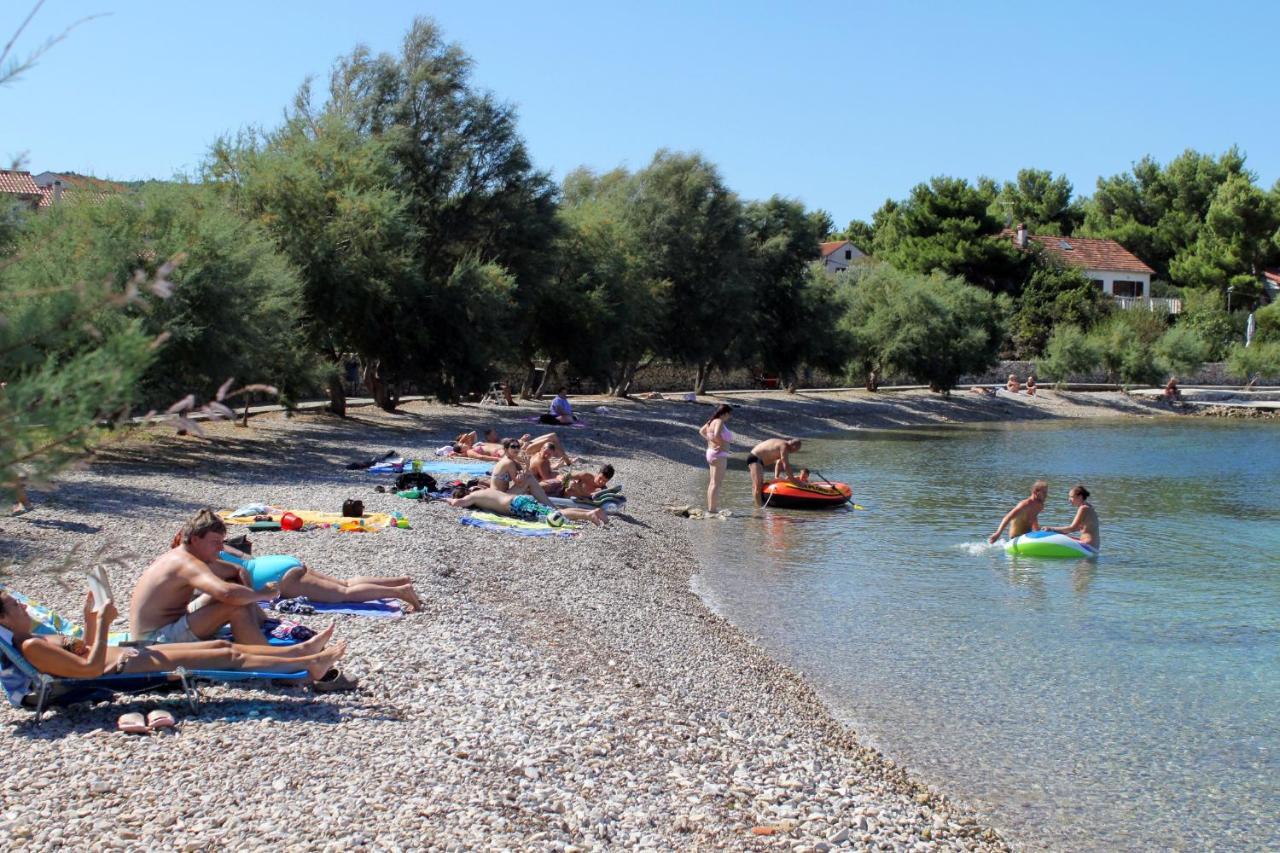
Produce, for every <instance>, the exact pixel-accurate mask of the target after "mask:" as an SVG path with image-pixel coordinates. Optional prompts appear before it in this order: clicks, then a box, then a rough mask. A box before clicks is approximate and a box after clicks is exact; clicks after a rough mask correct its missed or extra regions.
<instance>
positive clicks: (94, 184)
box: [41, 172, 128, 193]
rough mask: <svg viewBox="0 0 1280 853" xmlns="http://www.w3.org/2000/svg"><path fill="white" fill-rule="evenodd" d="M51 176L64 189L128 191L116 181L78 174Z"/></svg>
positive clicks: (58, 173)
mask: <svg viewBox="0 0 1280 853" xmlns="http://www.w3.org/2000/svg"><path fill="white" fill-rule="evenodd" d="M41 174H44V173H41ZM51 174H54V175H55V176H56V177H57V178H58V179H59V180H61V181H62V184H63V186H64V187H74V188H75V189H80V190H94V191H96V192H115V193H119V192H124V191H125V190H126V189H128V188H127V187H126V186H125V185H124V184H122V183H119V182H118V181H108V180H104V179H103V178H95V177H93V176H92V175H81V174H80V173H78V172H54V173H51Z"/></svg>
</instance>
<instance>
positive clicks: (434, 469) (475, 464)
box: [369, 456, 493, 475]
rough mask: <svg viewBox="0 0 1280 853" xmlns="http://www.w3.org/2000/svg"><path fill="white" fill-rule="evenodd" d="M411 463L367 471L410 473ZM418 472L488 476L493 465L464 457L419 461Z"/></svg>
mask: <svg viewBox="0 0 1280 853" xmlns="http://www.w3.org/2000/svg"><path fill="white" fill-rule="evenodd" d="M412 470H413V465H412V464H411V462H402V463H400V464H399V465H389V466H381V465H380V466H376V467H374V468H370V469H369V473H370V474H403V473H405V472H406V471H412ZM418 470H419V471H421V472H423V473H425V474H471V475H478V474H488V473H489V472H490V471H492V470H493V464H492V463H491V462H486V461H485V460H483V459H472V458H469V457H466V456H458V457H450V458H449V459H430V460H419V464H418Z"/></svg>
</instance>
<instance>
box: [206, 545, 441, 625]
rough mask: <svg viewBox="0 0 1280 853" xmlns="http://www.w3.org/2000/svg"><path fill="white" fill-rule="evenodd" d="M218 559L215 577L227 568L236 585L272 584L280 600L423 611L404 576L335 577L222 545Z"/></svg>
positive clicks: (286, 560) (285, 559)
mask: <svg viewBox="0 0 1280 853" xmlns="http://www.w3.org/2000/svg"><path fill="white" fill-rule="evenodd" d="M218 559H219V562H218V563H215V564H214V565H213V566H212V567H211V568H212V569H213V571H214V572H215V573H216V574H219V575H224V576H225V573H226V569H227V567H230V568H231V569H232V573H233V574H232V577H233V578H234V579H235V580H236V581H237V582H239V583H242V584H244V585H245V586H248V587H252V588H253V589H259V590H260V589H266V587H267V585H268V584H274V585H275V586H276V588H277V590H278V592H279V595H280V597H282V598H298V597H299V596H304V595H305V596H306V597H307V598H309V599H311V600H312V601H318V602H320V603H322V604H347V603H352V602H361V601H376V600H378V599H380V598H398V599H400V600H401V601H403V602H404V603H405V604H406V605H407V606H408V608H409V609H410V610H421V609H422V600H421V599H420V598H418V593H417V592H416V591H415V590H414V588H413V580H412V579H411V578H409V577H406V576H401V577H364V576H361V577H354V578H335V577H334V576H332V575H326V574H324V573H322V572H318V571H316V570H315V569H313V568H311V567H310V566H308V565H307V564H306V563H304V562H302V561H301V560H299V559H298V558H297V557H292V556H289V555H288V554H264V555H262V556H260V557H253V556H250V555H249V554H247V553H245V552H244V551H241V550H239V549H238V548H234V547H232V546H231V545H229V544H226V543H225V542H224V543H223V546H222V550H221V551H220V552H219V553H218ZM228 579H232V578H228Z"/></svg>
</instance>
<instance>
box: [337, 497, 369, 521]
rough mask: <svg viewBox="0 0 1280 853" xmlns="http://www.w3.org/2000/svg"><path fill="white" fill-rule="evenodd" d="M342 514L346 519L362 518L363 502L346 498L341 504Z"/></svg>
mask: <svg viewBox="0 0 1280 853" xmlns="http://www.w3.org/2000/svg"><path fill="white" fill-rule="evenodd" d="M342 514H343V516H344V517H346V518H363V517H364V501H361V500H356V499H355V498H347V499H346V500H345V501H343V502H342Z"/></svg>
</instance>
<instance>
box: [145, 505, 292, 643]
mask: <svg viewBox="0 0 1280 853" xmlns="http://www.w3.org/2000/svg"><path fill="white" fill-rule="evenodd" d="M226 536H227V526H226V524H224V523H223V521H222V519H220V518H218V516H217V514H215V513H214V512H213V510H211V509H202V510H200V511H199V512H198V513H196V514H195V516H194V517H193V518H192V519H191V520H190V521H188V522H187V523H186V524H185V525H183V527H182V533H181V534H180V538H181V542H180V543H179V544H178V545H177V547H175V548H173V549H172V550H170V551H167V552H166V553H164V554H162V555H161V556H160V557H158V558H157V559H156V561H155V562H153V563H152V564H151V565H150V566H148V567H147V570H146V571H144V572H143V573H142V577H140V578H139V579H138V585H137V586H136V587H135V588H134V590H133V600H132V602H131V607H130V609H129V626H130V636H131V637H132V639H134V640H148V641H150V642H153V643H194V642H198V641H200V640H208V639H212V638H213V637H214V636H215V635H216V634H217V633H218V631H220V630H221V629H222V627H223V626H224V625H230V626H231V635H232V637H233V638H234V639H235V642H237V643H241V644H244V645H256V646H262V645H266V643H267V640H266V637H265V636H264V635H263V633H262V627H261V624H262V609H261V608H260V607H258V602H259V601H271V600H272V599H274V598H275V597H276V595H277V592H276V586H277V585H276V584H274V583H270V584H266V585H265V586H264V587H263V588H262V589H261V590H259V591H254V590H252V589H250V588H248V587H246V586H242V585H241V584H238V583H232V582H230V581H228V580H224V579H223V578H222V577H220V576H219V575H218V574H216V573H215V572H214V570H213V569H211V568H210V566H211V564H213V563H215V562H218V552H220V551H221V550H222V547H223V544H224V542H225V540H226ZM218 565H220V566H224V567H226V568H228V569H230V568H231V567H229V566H225V564H223V563H221V562H218ZM198 592H199V593H205V594H206V595H207V596H208V597H209V599H210V601H209V602H208V603H207V604H205V605H204V606H203V607H199V608H198V609H196V610H188V607H189V606H190V605H191V604H192V598H193V597H194V596H195V594H196V593H198Z"/></svg>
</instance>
